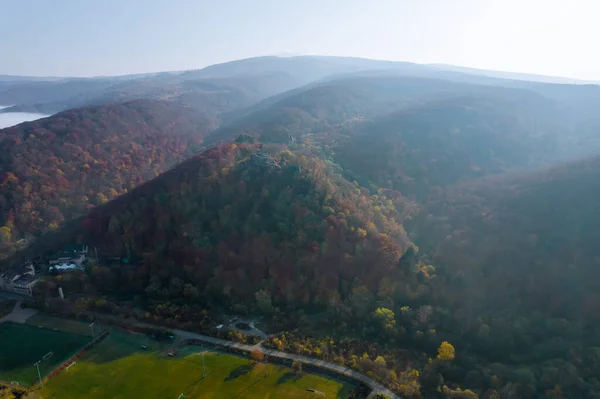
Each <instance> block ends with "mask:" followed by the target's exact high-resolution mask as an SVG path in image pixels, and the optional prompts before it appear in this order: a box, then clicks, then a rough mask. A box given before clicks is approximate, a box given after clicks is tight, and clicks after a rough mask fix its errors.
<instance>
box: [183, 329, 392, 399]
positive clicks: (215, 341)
mask: <svg viewBox="0 0 600 399" xmlns="http://www.w3.org/2000/svg"><path fill="white" fill-rule="evenodd" d="M172 331H173V332H174V333H175V334H177V335H178V336H179V337H180V338H182V339H184V340H188V339H195V340H198V341H202V342H206V343H209V344H212V345H217V346H222V347H227V348H235V349H238V350H242V351H245V352H250V351H251V350H252V349H256V348H257V347H260V349H261V350H262V351H263V353H264V354H265V355H267V356H271V357H276V358H279V359H286V360H292V361H294V360H297V361H300V362H302V363H305V364H310V365H313V366H317V367H319V368H322V369H326V370H329V371H333V372H334V373H336V374H340V375H344V376H346V377H350V378H352V379H354V380H357V381H360V382H362V383H364V384H365V385H367V386H368V387H370V388H371V389H372V392H371V394H370V395H369V398H373V397H375V395H378V394H384V395H387V396H389V397H390V398H392V399H401V398H400V397H399V396H398V395H396V394H395V393H393V392H392V391H390V390H389V389H387V388H386V387H385V386H383V385H382V384H380V383H379V382H377V381H375V380H373V379H371V378H369V377H367V376H366V375H363V374H360V373H357V372H356V371H354V370H352V369H350V368H348V367H345V366H341V365H339V364H335V363H330V362H326V361H324V360H318V359H314V358H311V357H306V356H301V355H295V354H293V353H287V352H281V351H278V350H274V349H269V348H264V347H262V343H259V344H256V345H254V346H252V345H244V344H238V343H237V342H231V341H226V340H224V339H219V338H214V337H209V336H207V335H202V334H196V333H193V332H190V331H183V330H172Z"/></svg>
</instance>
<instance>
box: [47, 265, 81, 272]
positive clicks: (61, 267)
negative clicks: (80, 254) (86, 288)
mask: <svg viewBox="0 0 600 399" xmlns="http://www.w3.org/2000/svg"><path fill="white" fill-rule="evenodd" d="M76 269H81V267H80V266H77V265H76V264H75V263H71V264H66V263H63V264H62V265H55V266H50V269H48V270H49V271H51V272H53V271H57V272H64V271H70V270H76Z"/></svg>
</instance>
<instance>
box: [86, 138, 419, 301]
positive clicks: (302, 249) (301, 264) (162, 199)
mask: <svg viewBox="0 0 600 399" xmlns="http://www.w3.org/2000/svg"><path fill="white" fill-rule="evenodd" d="M389 195H390V198H389V199H388V198H387V197H385V196H381V197H371V196H370V195H369V193H368V192H366V191H365V190H364V189H363V190H361V189H360V188H358V187H356V186H355V185H352V184H351V183H349V182H347V181H345V180H344V179H343V178H342V177H341V176H339V175H337V174H336V173H335V172H334V170H333V169H332V168H331V166H328V165H327V164H326V163H325V162H323V161H322V160H321V159H319V158H318V157H315V156H314V155H313V154H312V151H310V150H309V149H306V150H305V151H299V152H290V151H288V150H285V149H284V150H280V149H276V148H272V149H267V148H262V149H261V146H260V145H256V144H255V145H250V144H230V145H226V146H221V147H216V148H213V149H211V150H208V151H207V152H205V153H203V154H202V155H199V156H196V157H194V158H192V159H190V160H188V161H186V162H184V163H182V164H181V165H179V166H177V167H176V168H174V169H172V170H170V171H169V172H167V173H165V174H163V175H161V176H160V177H158V178H157V179H154V180H152V181H151V182H149V183H147V184H144V185H142V186H141V187H138V188H136V189H135V190H133V191H132V192H131V193H130V194H128V195H126V196H123V197H121V198H119V199H117V200H115V201H113V202H111V203H109V204H106V206H102V207H98V208H95V209H94V210H92V211H91V212H90V213H89V214H88V216H87V217H86V219H85V220H84V221H83V222H82V225H83V226H84V229H85V231H86V233H85V234H86V237H87V238H86V240H87V239H89V240H90V242H93V243H94V244H95V245H97V246H98V248H99V249H100V250H102V251H106V252H108V253H112V254H114V255H116V256H127V257H129V258H138V259H143V263H144V267H143V268H142V269H140V270H139V271H138V273H136V278H135V280H134V281H129V283H126V282H125V281H123V285H122V286H121V287H120V288H119V289H121V290H123V291H126V292H137V293H138V294H142V295H145V296H147V297H149V298H151V299H163V300H168V299H169V298H170V299H177V298H179V297H180V296H181V295H184V296H186V295H188V294H189V293H186V292H185V291H182V290H181V288H183V285H184V284H191V285H192V287H191V288H190V289H191V290H193V292H196V293H197V294H196V296H197V298H195V299H196V300H198V299H201V300H202V302H204V303H213V304H215V305H217V304H218V305H219V306H229V307H234V308H237V309H238V310H239V309H246V310H256V309H262V310H265V309H264V308H265V307H266V304H267V303H268V304H272V306H273V308H271V309H270V311H273V309H274V307H278V306H281V307H282V308H281V310H284V309H287V310H290V309H295V308H298V307H302V306H304V307H306V306H321V307H324V306H326V305H327V303H328V302H329V301H330V300H331V299H332V298H337V299H341V300H346V299H348V297H349V295H350V294H351V292H352V289H353V288H356V287H359V286H365V287H368V288H369V289H370V290H373V291H375V290H376V289H377V287H378V285H379V283H380V280H381V279H382V278H383V277H384V276H386V275H389V274H394V273H396V268H395V265H396V263H397V262H398V260H399V259H400V258H401V256H402V255H403V254H404V253H405V252H406V251H407V249H408V248H410V247H411V243H410V241H409V240H408V238H407V236H406V233H405V231H404V229H403V227H402V225H401V221H402V220H403V217H405V216H406V213H407V212H410V210H411V207H410V206H408V204H407V206H405V207H404V206H403V205H405V204H404V202H403V201H402V199H401V198H400V197H399V196H398V195H397V194H396V193H393V192H390V194H389ZM396 197H397V198H396ZM391 198H396V200H397V201H396V203H395V204H394V203H392V201H391V200H390V199H391ZM384 231H385V233H383V232H384ZM367 264H371V265H373V266H372V267H369V268H367ZM176 282H178V283H177V284H179V283H181V284H180V285H181V286H180V287H179V288H180V289H179V290H178V289H174V287H173V284H176ZM127 284H130V286H127ZM177 284H176V285H177ZM339 290H341V292H340V291H339Z"/></svg>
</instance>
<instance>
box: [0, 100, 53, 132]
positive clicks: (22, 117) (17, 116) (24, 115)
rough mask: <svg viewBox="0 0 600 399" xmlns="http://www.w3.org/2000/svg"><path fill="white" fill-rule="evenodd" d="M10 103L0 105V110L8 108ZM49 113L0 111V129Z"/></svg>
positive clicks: (43, 116) (42, 116)
mask: <svg viewBox="0 0 600 399" xmlns="http://www.w3.org/2000/svg"><path fill="white" fill-rule="evenodd" d="M8 107H10V105H0V110H2V109H4V108H8ZM47 116H49V115H45V114H38V113H34V112H7V113H4V114H2V113H0V129H2V128H5V127H10V126H14V125H18V124H19V123H22V122H29V121H33V120H36V119H40V118H45V117H47Z"/></svg>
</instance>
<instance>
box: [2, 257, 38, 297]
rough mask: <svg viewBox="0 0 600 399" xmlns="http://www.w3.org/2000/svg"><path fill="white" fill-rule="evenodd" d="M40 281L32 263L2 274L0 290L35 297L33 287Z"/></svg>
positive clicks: (26, 263)
mask: <svg viewBox="0 0 600 399" xmlns="http://www.w3.org/2000/svg"><path fill="white" fill-rule="evenodd" d="M38 281H39V278H38V277H37V276H36V275H35V267H34V266H33V264H32V263H31V262H25V263H24V264H22V265H20V266H17V267H14V268H12V269H10V270H8V271H6V272H4V273H2V274H0V290H3V291H10V292H16V293H18V294H22V295H28V296H32V295H33V286H34V285H35V284H36V283H37V282H38Z"/></svg>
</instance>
